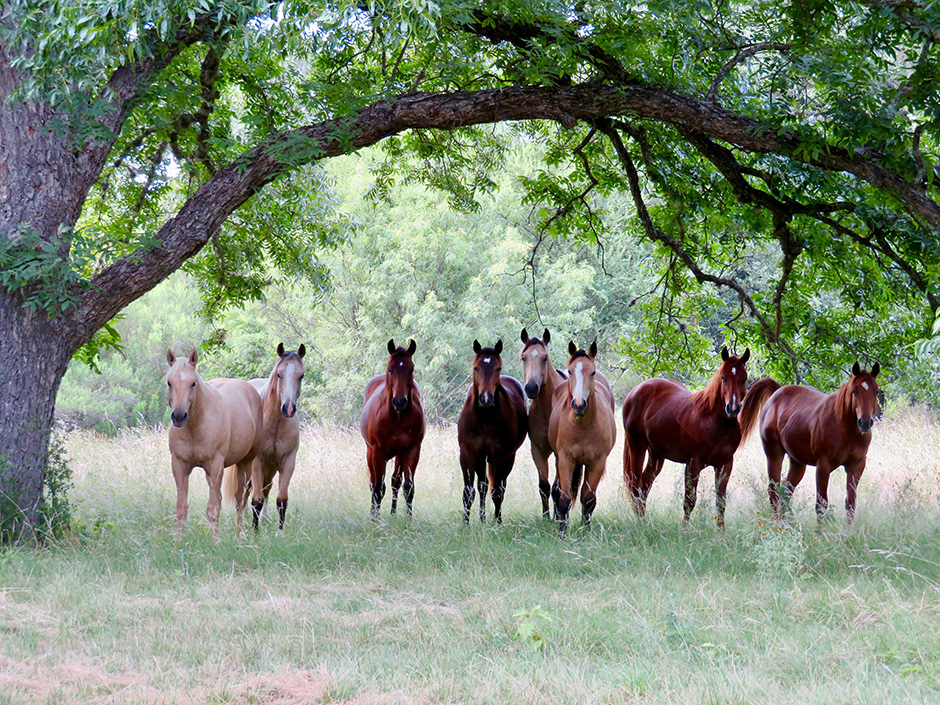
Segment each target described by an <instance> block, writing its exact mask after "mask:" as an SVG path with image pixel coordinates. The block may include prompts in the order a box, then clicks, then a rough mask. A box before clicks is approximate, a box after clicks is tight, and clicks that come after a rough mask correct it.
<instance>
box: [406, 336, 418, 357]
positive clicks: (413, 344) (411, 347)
mask: <svg viewBox="0 0 940 705" xmlns="http://www.w3.org/2000/svg"><path fill="white" fill-rule="evenodd" d="M417 349H418V344H417V343H416V342H415V341H414V338H412V339H411V340H409V341H408V354H409V355H414V354H415V350H417Z"/></svg>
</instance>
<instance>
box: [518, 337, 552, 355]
mask: <svg viewBox="0 0 940 705" xmlns="http://www.w3.org/2000/svg"><path fill="white" fill-rule="evenodd" d="M533 345H541V346H542V347H543V348H544V347H547V346H546V345H545V343H543V342H542V339H541V338H529V339H528V340H527V341H525V344H524V345H523V346H522V352H525V351H526V350H528V349H529V348H531V347H532V346H533Z"/></svg>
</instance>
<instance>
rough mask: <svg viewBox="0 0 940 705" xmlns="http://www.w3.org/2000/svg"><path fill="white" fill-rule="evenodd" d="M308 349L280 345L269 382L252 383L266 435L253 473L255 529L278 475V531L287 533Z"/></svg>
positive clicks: (261, 380)
mask: <svg viewBox="0 0 940 705" xmlns="http://www.w3.org/2000/svg"><path fill="white" fill-rule="evenodd" d="M306 354H307V348H306V347H305V346H304V345H303V343H301V345H300V347H299V348H297V352H293V351H286V350H285V349H284V343H279V344H278V346H277V358H278V359H277V362H276V363H274V367H273V368H272V369H271V374H270V375H268V378H267V379H263V378H262V379H252V380H249V383H250V384H251V386H253V387H254V388H255V389H256V390H257V391H258V394H259V395H260V396H261V407H262V416H263V419H264V421H263V425H264V432H263V436H262V440H261V450H260V452H259V453H258V455H257V456H256V457H255V461H254V464H253V465H252V470H251V495H252V497H251V512H252V520H253V522H254V527H255V529H256V530H257V528H258V520H259V518H260V516H261V511H262V510H263V509H264V503H265V502H266V501H267V499H268V494H269V493H270V492H271V486H272V484H273V483H274V476H275V475H277V476H278V478H277V500H276V502H277V515H278V522H277V524H278V531H283V530H284V518H285V516H286V515H287V489H288V487H290V481H291V477H292V476H293V474H294V466H295V465H296V462H297V449H298V448H299V447H300V420H299V419H298V418H297V399H298V397H299V396H300V384H301V380H303V378H304V362H303V360H304V356H305V355H306Z"/></svg>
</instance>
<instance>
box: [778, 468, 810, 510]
mask: <svg viewBox="0 0 940 705" xmlns="http://www.w3.org/2000/svg"><path fill="white" fill-rule="evenodd" d="M805 474H806V463H798V462H797V461H796V460H794V459H793V458H790V470H789V471H788V472H787V481H786V482H785V483H784V484H783V486H782V487H781V488H780V492H781V493H782V494H783V508H782V509H783V512H782V513H783V514H784V515H786V516H792V515H793V490H794V489H796V486H797V485H798V484H800V480H802V479H803V475H805Z"/></svg>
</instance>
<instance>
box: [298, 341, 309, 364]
mask: <svg viewBox="0 0 940 705" xmlns="http://www.w3.org/2000/svg"><path fill="white" fill-rule="evenodd" d="M306 354H307V348H305V347H304V344H303V343H301V344H300V347H299V348H297V357H299V358H300V359H301V360H303V359H304V355H306Z"/></svg>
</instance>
